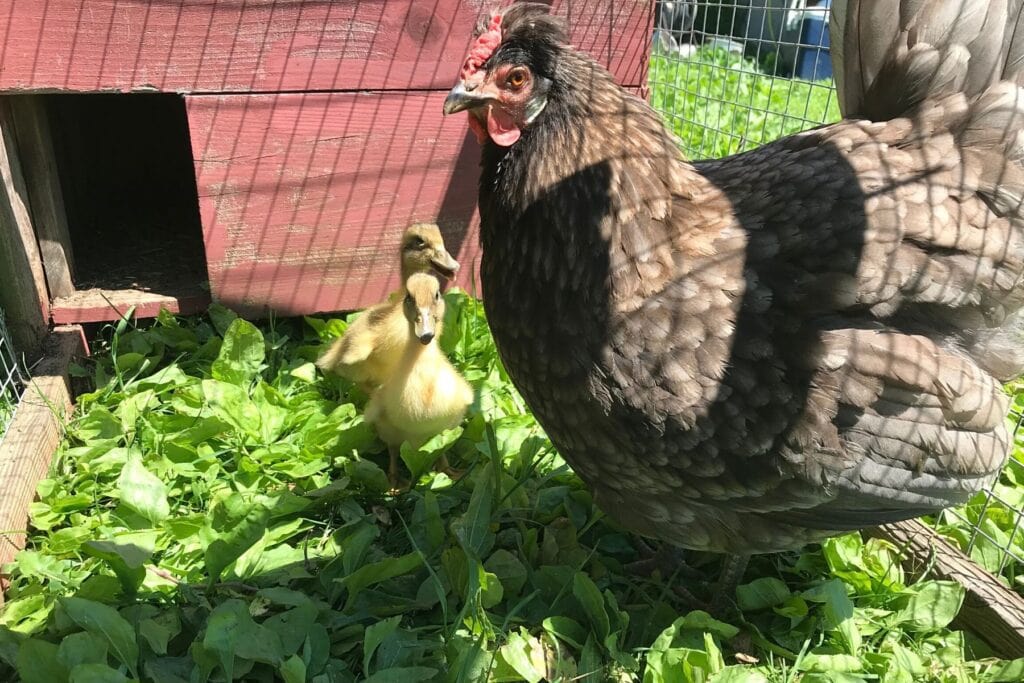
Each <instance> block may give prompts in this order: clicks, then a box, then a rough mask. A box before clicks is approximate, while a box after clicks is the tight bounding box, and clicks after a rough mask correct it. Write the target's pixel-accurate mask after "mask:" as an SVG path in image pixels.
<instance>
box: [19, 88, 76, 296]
mask: <svg viewBox="0 0 1024 683" xmlns="http://www.w3.org/2000/svg"><path fill="white" fill-rule="evenodd" d="M9 103H10V107H11V115H12V118H13V120H14V127H15V131H16V133H17V140H18V151H19V153H20V154H19V156H20V159H21V169H22V175H23V176H24V178H25V186H26V189H27V190H28V200H29V206H30V208H31V210H32V225H33V226H34V227H35V233H36V238H37V239H38V241H39V253H40V256H41V257H42V259H43V269H44V270H45V272H46V284H47V287H48V289H49V292H50V296H51V297H53V298H56V297H60V296H68V295H69V294H71V293H72V292H74V291H75V285H74V282H73V281H72V276H73V274H74V258H73V256H72V250H71V233H70V232H69V231H68V221H67V213H66V211H65V208H64V193H63V192H62V191H61V184H60V176H59V175H58V172H57V160H56V158H55V157H54V152H53V138H52V136H51V134H50V119H49V110H48V108H47V106H46V100H45V99H44V98H43V97H42V96H40V95H17V96H13V97H11V98H10V100H9Z"/></svg>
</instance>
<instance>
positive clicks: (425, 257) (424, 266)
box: [402, 223, 459, 282]
mask: <svg viewBox="0 0 1024 683" xmlns="http://www.w3.org/2000/svg"><path fill="white" fill-rule="evenodd" d="M457 272H459V262H458V261H456V260H455V259H453V258H452V255H451V254H449V253H448V250H447V249H445V247H444V238H443V237H441V230H440V229H439V228H438V227H437V226H436V225H434V224H433V223H417V224H415V225H411V226H409V227H408V228H407V229H406V231H405V232H404V233H402V281H403V282H404V281H406V280H408V279H409V276H411V275H412V274H413V273H434V274H435V275H436V276H437V277H439V278H441V279H442V280H445V281H447V280H451V279H452V278H454V277H455V274H456V273H457Z"/></svg>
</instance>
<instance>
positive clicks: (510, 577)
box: [484, 548, 527, 595]
mask: <svg viewBox="0 0 1024 683" xmlns="http://www.w3.org/2000/svg"><path fill="white" fill-rule="evenodd" d="M484 569H486V570H487V571H489V572H491V573H492V574H494V575H495V576H497V577H498V580H499V581H501V585H502V586H503V587H504V589H505V593H506V594H507V595H518V594H519V591H520V590H522V588H523V586H524V585H526V578H527V572H526V567H525V566H524V565H523V563H522V562H520V561H519V558H518V557H516V556H515V555H513V554H512V553H510V552H509V551H507V550H505V549H504V548H498V549H497V550H495V551H494V552H493V553H491V556H490V557H488V558H487V561H485V562H484Z"/></svg>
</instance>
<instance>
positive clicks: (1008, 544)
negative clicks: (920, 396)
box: [649, 0, 1024, 593]
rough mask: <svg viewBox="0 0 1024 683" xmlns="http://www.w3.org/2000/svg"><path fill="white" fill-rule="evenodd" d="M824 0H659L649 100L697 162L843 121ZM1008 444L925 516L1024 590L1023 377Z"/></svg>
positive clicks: (1016, 389) (1014, 388) (1016, 394)
mask: <svg viewBox="0 0 1024 683" xmlns="http://www.w3.org/2000/svg"><path fill="white" fill-rule="evenodd" d="M830 9H831V2H830V0H681V1H672V0H658V1H657V2H656V3H655V20H654V37H653V51H652V56H651V69H650V72H649V87H650V97H651V104H652V105H653V106H654V107H655V108H656V109H658V110H659V111H660V112H661V113H662V114H663V115H664V117H665V119H666V121H667V122H668V124H669V125H670V126H671V127H672V129H673V130H674V131H675V133H676V135H677V136H678V137H679V139H680V142H681V144H682V146H683V151H684V153H685V154H686V156H687V157H688V158H690V159H693V160H699V159H711V158H717V157H722V156H727V155H729V154H735V153H737V152H742V151H745V150H748V149H752V148H754V147H757V146H759V145H761V144H763V143H766V142H770V141H771V140H774V139H776V138H779V137H781V136H784V135H788V134H791V133H798V132H800V131H803V130H807V129H809V128H813V127H816V126H819V125H822V124H826V123H831V122H834V121H837V120H839V118H840V112H839V103H838V100H837V98H836V92H835V84H834V81H833V78H832V64H831V61H830V55H829V49H830V40H829V39H830V36H829V32H828V30H829V29H828V27H829V12H830ZM1009 390H1010V391H1011V392H1012V393H1013V395H1014V401H1013V409H1012V411H1011V414H1010V415H1009V416H1008V418H1007V419H1009V420H1011V421H1012V425H1013V430H1014V431H1013V433H1014V447H1013V453H1012V455H1011V458H1010V461H1009V463H1008V464H1007V466H1006V468H1005V469H1004V471H1003V473H1002V475H1001V476H1000V478H999V480H998V481H997V482H996V483H995V484H994V485H993V486H992V487H990V488H988V489H986V490H984V491H982V492H980V493H978V494H977V495H975V496H974V497H973V498H972V500H971V501H970V502H969V503H968V504H967V505H965V506H963V507H961V508H957V509H952V510H946V511H944V512H942V513H941V514H939V515H937V516H936V517H935V518H933V519H930V520H928V521H930V522H931V523H932V524H934V525H935V526H936V527H937V528H938V529H939V530H940V531H941V532H943V533H944V534H945V535H946V536H947V537H948V538H950V539H952V540H953V541H955V542H956V543H957V544H958V545H959V546H960V548H961V549H963V550H964V551H965V552H966V553H968V554H969V555H970V556H971V557H972V558H973V559H974V560H975V561H976V562H977V563H978V564H979V565H981V566H983V567H985V568H986V569H988V570H990V571H992V572H993V573H995V574H998V575H1000V576H1002V577H1003V578H1004V579H1005V580H1006V581H1007V583H1008V584H1009V585H1010V586H1012V587H1014V588H1015V589H1016V590H1017V591H1018V592H1021V593H1024V383H1020V384H1018V385H1015V386H1012V387H1010V388H1009Z"/></svg>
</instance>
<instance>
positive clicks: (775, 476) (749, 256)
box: [445, 0, 1024, 555]
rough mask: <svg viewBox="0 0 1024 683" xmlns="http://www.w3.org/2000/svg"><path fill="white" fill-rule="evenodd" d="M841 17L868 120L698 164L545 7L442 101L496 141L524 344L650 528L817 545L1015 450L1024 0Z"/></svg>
mask: <svg viewBox="0 0 1024 683" xmlns="http://www.w3.org/2000/svg"><path fill="white" fill-rule="evenodd" d="M833 8H834V9H833V18H832V23H833V25H832V36H833V40H832V45H833V46H834V53H833V59H834V60H835V64H836V70H837V81H838V89H839V93H840V102H841V105H842V110H843V113H844V116H845V117H846V118H845V120H844V121H842V122H840V123H837V124H834V125H829V126H823V127H820V128H817V129H815V130H811V131H808V132H805V133H801V134H799V135H794V136H790V137H787V138H783V139H781V140H778V141H776V142H773V143H771V144H767V145H765V146H763V147H761V148H760V149H757V150H755V151H752V152H748V153H745V154H739V155H736V156H733V157H729V158H726V159H721V160H717V161H707V162H700V163H690V162H687V161H685V160H684V159H683V158H682V157H681V155H680V152H679V147H678V143H677V140H676V139H675V138H674V137H673V136H672V134H671V133H670V132H669V131H668V130H667V129H666V128H665V126H664V125H663V122H662V119H661V117H660V116H659V115H658V114H657V113H656V112H655V111H653V110H652V109H651V108H650V107H649V106H648V105H647V104H646V103H645V102H643V101H642V100H640V99H638V98H636V97H634V96H632V95H630V94H629V93H627V92H626V91H624V90H623V89H622V88H620V87H618V86H617V85H616V84H615V83H614V82H613V80H612V77H611V76H610V75H609V74H608V72H607V71H606V70H605V69H604V68H602V67H601V66H599V65H598V64H597V63H596V62H595V61H594V60H593V59H591V58H590V57H589V56H587V55H585V54H582V53H580V52H578V51H576V50H574V49H573V48H571V47H570V46H568V45H567V44H566V37H565V36H566V33H565V31H564V28H563V26H562V23H561V21H559V20H558V19H556V18H554V17H552V16H550V15H549V14H548V9H547V7H546V6H545V5H540V4H535V3H520V4H516V5H512V6H511V7H510V8H508V9H506V10H504V11H503V12H502V13H499V14H498V15H495V17H493V18H491V19H490V21H489V24H488V25H487V26H486V27H485V31H484V32H483V33H481V37H480V38H479V39H478V41H477V42H476V43H475V44H474V47H473V51H472V52H471V54H470V57H469V58H468V59H467V62H466V64H465V66H464V67H463V70H462V74H461V79H460V81H459V83H458V84H457V85H456V86H455V88H454V89H453V90H452V92H451V93H450V94H449V96H448V99H447V100H446V102H445V111H446V113H453V112H456V111H461V110H469V119H470V124H471V127H472V128H473V129H474V131H475V132H476V133H477V136H478V137H479V138H480V140H481V142H482V146H483V154H482V157H483V159H482V177H481V179H480V189H479V205H480V213H481V221H482V223H481V241H482V246H483V261H482V267H481V278H482V284H483V296H484V305H485V307H486V311H487V317H488V320H489V322H490V325H491V329H492V331H493V334H494V339H495V342H496V343H497V346H498V350H499V352H500V355H501V359H502V361H503V362H504V364H505V366H506V367H507V369H508V373H509V375H510V376H511V378H512V380H513V382H514V383H515V385H516V387H518V389H519V390H520V391H521V393H522V394H523V397H524V398H525V400H526V402H527V403H528V405H529V406H530V408H531V409H532V410H533V412H534V413H535V414H536V417H537V419H538V420H539V422H540V423H541V425H542V426H543V427H544V429H545V430H546V431H547V433H548V435H549V436H550V438H551V440H552V441H553V443H554V444H555V445H556V446H557V447H558V449H559V450H560V452H561V453H562V454H563V455H564V457H565V459H566V460H567V461H568V462H569V463H570V464H571V465H572V467H573V468H574V470H575V471H576V472H577V473H578V474H579V476H580V477H581V478H582V479H583V480H584V481H585V482H586V483H587V484H588V485H589V486H590V487H591V488H592V489H593V491H594V493H595V495H596V500H597V502H598V504H599V505H600V506H601V508H602V509H603V510H604V511H605V512H607V513H608V514H609V515H611V516H612V517H613V518H614V519H616V520H618V521H619V522H620V523H622V524H623V525H624V526H626V527H627V528H629V529H631V530H632V531H635V532H637V533H639V534H642V535H646V536H649V537H656V538H659V539H663V540H665V541H669V542H671V543H673V544H676V545H679V546H682V547H684V548H691V549H698V550H707V551H716V552H723V553H731V554H741V555H747V554H751V553H766V552H773V551H779V550H783V549H794V548H799V547H801V546H803V545H805V544H807V543H809V542H814V541H818V540H821V539H823V538H825V537H827V536H830V535H833V534H836V533H839V532H842V531H846V530H851V529H858V528H863V527H868V526H874V525H878V524H882V523H885V522H890V521H895V520H902V519H907V518H912V517H916V516H920V515H923V514H926V513H930V512H934V511H936V510H939V509H942V508H945V507H947V506H952V505H958V504H961V503H963V502H965V501H966V500H967V499H968V498H969V497H970V496H971V494H972V493H974V492H975V491H977V490H978V489H979V488H981V487H983V486H984V485H986V484H988V483H990V482H991V481H992V480H993V479H994V478H995V477H996V476H997V473H998V472H999V469H1000V467H1001V466H1002V464H1003V462H1004V461H1005V459H1006V455H1007V450H1008V445H1009V433H1008V429H1007V426H1006V423H1005V420H1004V415H1005V413H1006V410H1007V398H1006V395H1005V394H1004V392H1003V390H1002V388H1001V386H1000V382H1001V381H1003V380H1007V379H1010V378H1012V377H1014V376H1016V375H1018V374H1020V372H1021V371H1022V369H1024V348H1022V344H1021V343H1020V339H1021V335H1020V332H1021V328H1022V324H1021V318H1022V316H1021V313H1020V308H1021V304H1022V300H1024V288H1022V287H1021V286H1020V280H1021V276H1022V273H1024V232H1022V228H1024V223H1022V218H1024V214H1022V208H1021V196H1022V191H1024V167H1022V164H1021V159H1022V157H1024V145H1022V140H1024V138H1022V132H1024V99H1022V97H1021V95H1022V94H1024V91H1022V90H1021V89H1020V88H1018V87H1017V84H1018V83H1024V74H1022V70H1021V69H1022V63H1024V55H1022V52H1024V50H1022V45H1024V20H1022V18H1021V0H991V1H989V0H874V1H868V0H848V1H847V2H834V3H833ZM1017 33H1019V34H1020V35H1017Z"/></svg>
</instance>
